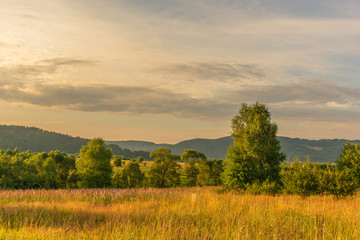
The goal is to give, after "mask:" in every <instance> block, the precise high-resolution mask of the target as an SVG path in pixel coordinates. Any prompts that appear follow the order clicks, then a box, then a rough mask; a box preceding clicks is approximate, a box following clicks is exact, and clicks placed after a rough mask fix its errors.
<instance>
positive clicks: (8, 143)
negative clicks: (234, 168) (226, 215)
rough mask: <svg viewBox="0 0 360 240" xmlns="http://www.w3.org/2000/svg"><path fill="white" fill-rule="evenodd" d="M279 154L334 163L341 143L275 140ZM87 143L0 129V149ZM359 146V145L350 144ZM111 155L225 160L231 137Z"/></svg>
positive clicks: (128, 144)
mask: <svg viewBox="0 0 360 240" xmlns="http://www.w3.org/2000/svg"><path fill="white" fill-rule="evenodd" d="M278 139H279V140H280V144H281V149H282V151H283V152H284V153H285V154H286V156H287V157H288V158H289V159H292V158H293V157H294V156H299V157H300V158H301V159H302V160H303V159H304V158H305V156H309V157H310V159H311V161H312V162H335V160H336V159H337V158H338V157H339V154H340V153H341V149H342V147H343V144H344V143H345V142H347V141H349V140H345V139H332V140H329V139H323V140H307V139H299V138H288V137H279V138H278ZM88 141H89V140H88V139H84V138H80V137H71V136H69V135H64V134H59V133H55V132H49V131H45V130H42V129H39V128H34V127H22V126H5V125H0V149H4V150H6V149H8V148H9V149H14V148H18V149H19V151H26V150H30V151H32V152H49V151H51V150H59V151H61V152H66V153H78V152H79V150H80V148H81V147H82V146H83V145H86V144H87V142H88ZM354 142H357V143H360V141H358V140H357V141H354ZM106 143H107V144H108V146H109V147H111V148H112V149H113V154H115V155H124V156H127V157H131V158H136V157H138V156H143V157H144V158H146V159H148V158H149V152H150V151H152V150H154V149H155V148H158V147H168V148H170V149H171V151H172V152H173V153H175V154H181V153H182V152H183V151H184V149H195V150H197V151H199V152H202V153H204V154H205V155H206V156H207V157H208V158H218V159H225V155H226V150H227V147H228V146H230V145H232V144H233V141H232V139H231V137H223V138H218V139H191V140H186V141H182V142H179V143H177V144H156V143H153V142H145V141H108V142H106Z"/></svg>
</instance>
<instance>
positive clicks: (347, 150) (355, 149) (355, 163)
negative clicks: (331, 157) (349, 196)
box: [336, 142, 360, 183]
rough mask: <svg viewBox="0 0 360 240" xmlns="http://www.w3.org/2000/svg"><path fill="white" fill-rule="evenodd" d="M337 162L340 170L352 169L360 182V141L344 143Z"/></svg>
mask: <svg viewBox="0 0 360 240" xmlns="http://www.w3.org/2000/svg"><path fill="white" fill-rule="evenodd" d="M336 163H337V166H338V168H339V169H340V170H344V171H345V170H346V171H350V172H351V173H352V174H353V175H354V176H355V178H356V179H357V181H358V182H359V183H360V148H359V144H358V143H350V142H348V143H344V148H343V150H342V152H341V154H340V156H339V158H338V159H337V161H336Z"/></svg>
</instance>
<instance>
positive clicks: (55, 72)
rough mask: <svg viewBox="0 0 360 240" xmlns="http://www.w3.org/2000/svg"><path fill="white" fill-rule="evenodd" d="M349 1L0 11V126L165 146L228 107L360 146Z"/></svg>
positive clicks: (356, 47) (214, 122)
mask: <svg viewBox="0 0 360 240" xmlns="http://www.w3.org/2000/svg"><path fill="white" fill-rule="evenodd" d="M359 13H360V1H358V0H343V1H338V0H317V1H313V0H302V1H298V0H242V1H235V0H197V1H190V0H152V1H148V0H131V1H125V0H101V1H100V0H31V1H28V0H0V29H1V33H0V124H6V125H22V126H34V127H39V128H42V129H45V130H49V131H56V132H60V133H64V134H69V135H72V136H80V137H84V138H95V137H102V138H103V139H105V140H146V141H153V142H157V143H176V142H179V141H182V140H187V139H192V138H219V137H223V136H227V135H229V134H230V133H231V132H230V126H231V119H232V118H233V117H234V116H235V115H236V114H237V112H238V110H239V109H240V107H241V103H247V104H253V103H255V102H256V101H259V102H261V103H264V104H266V106H268V108H269V111H270V112H271V116H272V121H273V122H275V123H277V125H278V128H279V131H278V135H279V136H287V137H298V138H308V139H323V138H346V139H360V79H359V76H360V14H359Z"/></svg>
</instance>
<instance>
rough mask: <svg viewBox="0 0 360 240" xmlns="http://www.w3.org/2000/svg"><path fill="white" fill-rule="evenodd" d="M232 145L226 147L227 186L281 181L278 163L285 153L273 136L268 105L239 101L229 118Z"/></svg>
mask: <svg viewBox="0 0 360 240" xmlns="http://www.w3.org/2000/svg"><path fill="white" fill-rule="evenodd" d="M231 127H232V137H233V139H234V145H233V146H231V147H229V149H228V152H227V155H226V161H225V166H224V173H223V181H224V185H225V186H226V187H228V188H242V189H244V188H246V186H248V185H251V184H252V183H254V182H255V181H256V182H257V183H262V182H264V181H265V180H267V181H269V182H280V175H279V173H280V164H281V162H283V161H284V159H285V155H284V154H283V153H282V152H281V151H280V142H279V141H278V140H277V138H276V133H277V130H278V128H277V125H276V124H275V123H272V122H271V116H270V112H269V110H268V108H267V107H266V106H265V105H264V104H260V103H258V102H256V103H255V104H253V105H250V106H249V105H247V104H245V103H243V104H242V106H241V109H240V110H239V113H238V114H237V115H236V116H235V117H234V118H233V119H232V126H231Z"/></svg>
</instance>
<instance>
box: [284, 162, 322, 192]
mask: <svg viewBox="0 0 360 240" xmlns="http://www.w3.org/2000/svg"><path fill="white" fill-rule="evenodd" d="M322 173H323V171H321V170H320V168H319V166H318V164H313V163H310V160H309V159H308V160H307V161H306V162H305V163H302V162H301V161H300V160H299V159H298V158H297V159H295V161H294V162H293V163H286V164H284V166H283V168H282V171H281V177H282V182H283V190H284V192H286V193H290V194H298V195H300V196H302V197H307V196H310V195H314V194H319V193H322V189H323V188H324V187H322V184H321V182H322V181H321V178H322V175H323V174H322Z"/></svg>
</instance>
